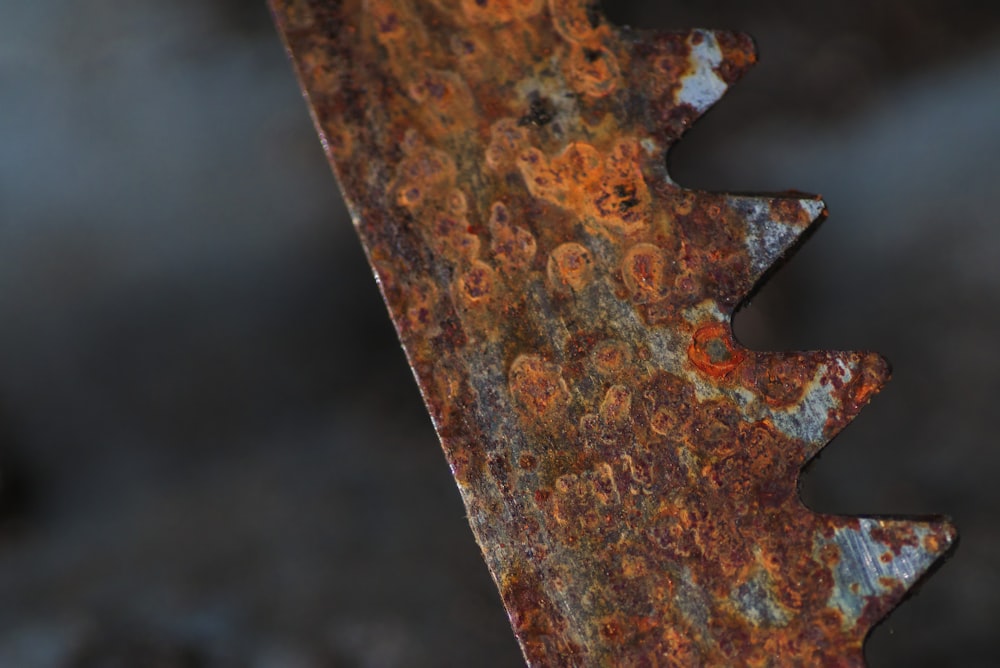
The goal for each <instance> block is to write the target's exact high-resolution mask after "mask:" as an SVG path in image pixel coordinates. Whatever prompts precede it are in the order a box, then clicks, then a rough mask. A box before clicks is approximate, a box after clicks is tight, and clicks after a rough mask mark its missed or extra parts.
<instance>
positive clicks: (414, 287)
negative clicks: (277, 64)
mask: <svg viewBox="0 0 1000 668" xmlns="http://www.w3.org/2000/svg"><path fill="white" fill-rule="evenodd" d="M272 5H273V8H274V13H275V16H276V18H277V22H278V24H279V26H280V29H281V32H282V33H283V35H284V37H285V39H286V42H287V44H288V47H289V50H290V52H291V54H292V57H293V59H294V62H295V65H296V68H297V70H298V73H299V76H300V79H301V81H302V84H303V87H304V88H305V90H306V92H307V94H308V97H309V100H310V102H311V105H312V110H313V114H314V117H315V120H316V124H317V127H318V128H319V131H320V133H321V135H322V138H323V143H324V146H325V147H326V149H327V152H328V154H329V157H330V160H331V162H332V164H333V166H334V169H335V171H336V174H337V177H338V179H339V181H340V184H341V187H342V189H343V191H344V195H345V197H346V199H347V202H348V206H349V208H350V210H351V212H352V216H353V219H354V223H355V225H356V226H357V229H358V232H359V234H360V236H361V240H362V242H363V244H364V246H365V249H366V251H367V253H368V257H369V259H370V261H371V264H372V267H373V268H374V270H375V273H376V276H377V278H378V281H379V284H380V286H381V289H382V293H383V295H384V297H385V300H386V303H387V304H388V306H389V310H390V312H391V314H392V318H393V321H394V322H395V324H396V328H397V331H398V333H399V336H400V339H401V340H402V342H403V345H404V347H405V349H406V353H407V355H408V357H409V360H410V364H411V365H412V367H413V370H414V373H415V375H416V378H417V382H418V384H419V385H420V389H421V391H422V393H423V396H424V399H425V401H426V403H427V406H428V408H429V410H430V413H431V416H432V418H433V420H434V425H435V427H436V429H437V432H438V434H439V436H440V438H441V443H442V445H443V448H444V451H445V454H446V456H447V458H448V462H449V464H450V465H451V469H452V471H453V473H454V476H455V480H456V481H457V483H458V486H459V489H460V490H461V493H462V497H463V499H464V501H465V504H466V506H467V508H468V514H469V519H470V523H471V525H472V529H473V531H474V533H475V535H476V539H477V540H478V541H479V545H480V547H481V548H482V550H483V554H484V556H485V558H486V562H487V564H488V565H489V568H490V571H491V572H492V574H493V577H494V579H495V581H496V583H497V586H498V587H499V589H500V592H501V594H502V596H503V599H504V603H505V605H506V607H507V611H508V613H509V615H510V619H511V623H512V625H513V628H514V631H515V633H516V635H517V638H518V640H519V642H520V644H521V647H522V649H523V651H524V655H525V657H526V659H527V661H528V663H529V664H531V665H537V666H562V665H566V666H569V665H623V666H624V665H629V666H633V665H634V666H659V665H705V664H712V665H732V664H734V663H738V664H746V665H774V664H782V665H784V664H801V665H854V664H862V663H863V654H862V644H863V641H864V638H865V635H866V634H867V633H868V631H869V630H870V629H871V627H872V626H873V625H874V624H875V623H876V622H877V621H878V620H879V619H881V618H882V617H883V616H884V615H886V614H887V613H888V611H889V610H890V609H891V608H892V607H893V606H894V605H895V604H896V603H897V602H898V601H899V600H900V599H901V598H902V596H903V595H904V593H905V592H906V591H907V589H909V588H910V587H911V586H912V585H913V584H914V583H915V582H916V581H917V580H918V579H919V578H920V577H921V576H922V574H924V573H925V571H926V570H927V569H928V568H929V567H930V566H931V565H932V563H933V562H934V561H935V560H936V559H937V558H938V557H939V556H940V555H941V554H943V553H944V552H945V551H947V550H948V548H949V546H950V545H951V544H952V543H953V541H954V540H955V531H954V529H953V527H952V526H951V525H950V524H949V523H948V522H947V521H946V520H943V519H936V520H920V521H917V520H891V519H880V518H854V517H834V516H827V515H820V514H816V513H813V512H811V511H810V510H809V509H807V508H806V507H804V505H803V504H802V503H801V502H800V500H799V498H798V495H797V490H796V483H797V479H798V474H799V471H800V469H801V467H802V466H803V464H804V463H805V462H806V461H808V460H809V459H810V458H811V457H813V456H814V455H815V454H816V453H817V452H818V451H819V450H820V449H821V448H822V447H823V446H824V445H825V444H826V443H827V442H828V441H829V440H830V439H831V438H832V437H833V436H834V435H835V434H836V433H838V432H839V431H840V430H841V429H843V428H844V426H845V425H846V424H847V423H848V422H849V421H850V420H851V419H853V417H854V416H855V415H856V414H857V413H858V411H859V410H860V409H861V408H862V407H863V406H865V405H866V404H867V403H868V401H869V400H870V398H871V397H872V395H873V394H874V393H876V392H877V391H878V390H879V389H880V388H881V386H882V385H883V384H884V383H885V382H886V380H887V379H888V377H889V369H888V366H887V364H886V363H885V361H884V360H883V359H882V358H881V357H879V356H878V355H875V354H872V353H859V352H844V353H837V352H807V353H763V352H756V351H752V350H748V349H746V348H744V347H743V346H741V345H740V344H739V343H738V342H737V341H735V340H734V337H733V335H732V330H731V318H732V314H733V312H734V310H735V308H736V307H737V306H738V305H739V304H740V302H741V301H742V300H743V299H744V298H745V297H746V295H747V294H748V293H749V292H750V291H751V290H752V289H753V288H754V287H755V286H756V285H757V284H758V282H759V281H760V280H761V279H762V277H763V276H764V274H765V273H766V272H767V271H768V270H769V269H770V268H771V267H772V265H774V263H776V262H778V261H780V260H781V259H782V258H783V257H784V256H785V255H786V254H787V253H788V252H789V251H790V250H791V249H792V248H793V247H794V246H795V245H796V244H797V243H798V241H799V240H800V238H801V235H802V234H803V233H804V232H806V231H807V230H809V229H810V227H811V226H813V225H815V224H816V221H817V220H819V219H820V218H822V217H823V216H824V215H825V208H824V205H823V203H822V202H821V201H820V200H819V199H818V198H816V197H811V196H804V195H801V194H784V195H776V196H771V197H748V196H736V195H725V194H713V193H706V192H698V191H692V190H688V189H685V188H683V187H681V186H679V185H677V184H676V183H674V182H673V181H672V180H671V179H670V176H669V175H668V174H667V171H666V160H665V156H666V152H667V150H668V149H669V147H670V146H671V144H673V143H674V142H675V141H676V140H677V139H678V138H679V137H680V136H681V134H682V133H683V132H684V131H685V130H686V129H687V128H688V127H689V126H690V125H691V124H692V123H693V122H694V121H695V120H696V119H697V118H698V117H699V116H700V115H702V114H703V113H704V112H705V111H706V110H707V109H708V108H709V107H710V106H711V105H712V104H714V103H715V102H716V101H717V100H718V99H719V98H720V97H721V96H722V95H723V93H725V91H726V90H727V88H728V87H729V86H731V85H732V84H733V83H734V82H735V81H736V80H737V79H739V78H740V77H741V76H742V75H743V73H744V72H746V71H747V69H748V68H749V67H750V66H751V65H752V64H753V62H754V60H755V53H754V49H753V45H752V43H751V41H750V39H749V38H748V37H746V36H745V35H742V34H737V33H731V32H720V31H709V30H691V31H684V32H670V33H651V32H643V31H632V30H626V29H617V28H614V27H612V26H610V25H608V24H607V23H605V22H604V21H603V19H602V17H601V15H600V13H599V12H598V11H597V10H596V9H595V6H594V3H591V2H585V1H584V0H548V1H544V0H423V1H421V0H326V1H320V0H272Z"/></svg>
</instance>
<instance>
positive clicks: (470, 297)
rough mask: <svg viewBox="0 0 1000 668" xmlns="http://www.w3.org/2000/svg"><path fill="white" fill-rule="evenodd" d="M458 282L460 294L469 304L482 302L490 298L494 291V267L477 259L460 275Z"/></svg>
mask: <svg viewBox="0 0 1000 668" xmlns="http://www.w3.org/2000/svg"><path fill="white" fill-rule="evenodd" d="M458 283H459V294H460V296H461V297H462V298H463V299H464V300H465V302H466V303H467V304H470V305H477V304H480V303H482V302H485V301H487V300H489V298H490V293H492V292H493V283H494V277H493V269H492V268H491V267H490V266H489V265H488V264H486V263H485V262H480V261H478V260H477V261H475V262H473V263H472V264H471V266H470V267H469V268H468V269H467V270H466V271H465V272H464V273H463V274H462V275H461V276H460V277H459V279H458Z"/></svg>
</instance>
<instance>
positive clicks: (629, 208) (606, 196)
mask: <svg viewBox="0 0 1000 668" xmlns="http://www.w3.org/2000/svg"><path fill="white" fill-rule="evenodd" d="M517 166H518V168H519V169H520V170H521V174H522V176H523V177H524V180H525V184H526V185H527V186H528V190H529V191H531V194H532V195H534V196H535V197H539V198H541V199H544V200H547V201H549V202H552V203H553V204H557V205H558V206H561V207H562V208H564V209H568V210H569V211H573V212H575V213H577V215H579V216H581V217H583V218H587V217H589V218H593V219H595V220H596V221H598V222H600V223H602V224H603V225H605V226H607V227H608V228H610V229H613V230H617V231H619V232H623V233H626V234H628V233H632V232H635V231H637V230H639V229H641V228H643V227H645V226H646V224H647V222H648V220H647V219H648V213H649V211H648V210H649V205H650V202H651V198H650V195H649V190H648V189H647V187H646V182H645V180H644V179H643V176H642V170H641V167H640V163H639V147H638V144H637V143H636V142H634V141H620V142H618V143H617V144H615V146H614V148H613V149H612V150H611V151H610V152H608V153H606V154H602V153H601V152H600V151H598V150H597V149H596V148H595V147H594V146H592V145H591V144H587V143H585V142H573V143H571V144H570V145H569V146H567V147H566V149H565V150H564V151H563V152H562V153H560V154H559V155H557V156H555V157H553V158H551V159H549V158H548V157H546V156H545V154H544V153H542V152H541V151H539V150H538V149H536V148H528V149H527V150H525V151H522V152H521V154H520V155H519V156H518V158H517Z"/></svg>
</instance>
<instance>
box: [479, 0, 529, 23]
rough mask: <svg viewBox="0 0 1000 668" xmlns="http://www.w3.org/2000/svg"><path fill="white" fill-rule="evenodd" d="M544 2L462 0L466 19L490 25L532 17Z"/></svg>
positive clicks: (525, 0)
mask: <svg viewBox="0 0 1000 668" xmlns="http://www.w3.org/2000/svg"><path fill="white" fill-rule="evenodd" d="M544 4H545V3H544V0H461V6H462V12H463V13H464V14H465V18H466V19H468V20H469V21H470V22H472V23H486V24H490V25H497V24H500V23H507V22H509V21H513V20H515V19H521V20H524V19H527V18H531V17H532V16H534V15H536V14H538V12H540V11H542V7H543V6H544Z"/></svg>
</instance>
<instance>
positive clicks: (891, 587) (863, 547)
mask: <svg viewBox="0 0 1000 668" xmlns="http://www.w3.org/2000/svg"><path fill="white" fill-rule="evenodd" d="M957 537H958V533H957V530H956V529H955V526H954V525H953V524H952V523H951V521H950V520H948V519H946V518H939V519H934V520H911V519H888V518H877V517H860V518H855V517H837V518H830V519H829V522H828V524H827V526H826V527H824V529H823V531H821V532H820V534H818V535H817V538H816V545H817V548H818V549H819V550H820V551H822V547H824V546H832V547H834V548H836V555H837V557H836V564H835V565H833V567H832V569H831V571H832V573H833V578H834V583H833V590H832V593H831V594H830V601H829V607H831V608H836V609H838V610H839V611H840V612H841V614H842V615H843V617H844V623H845V625H848V626H854V627H856V628H857V629H858V630H859V632H862V633H867V631H868V630H870V629H871V628H872V627H873V626H874V625H875V624H876V623H878V622H879V621H880V620H881V619H882V618H883V617H885V616H886V615H887V614H888V613H889V612H890V611H891V610H892V609H893V608H894V607H895V606H896V605H897V604H898V603H899V602H900V601H901V600H902V599H903V598H904V597H905V596H906V594H907V592H908V591H910V590H911V589H912V588H913V587H914V586H915V585H916V584H917V583H918V582H919V581H920V579H921V578H922V577H923V576H924V575H925V574H926V573H927V572H928V570H930V569H931V568H932V567H933V566H934V564H935V563H936V562H937V561H938V560H939V559H940V558H941V557H942V556H943V555H945V554H946V553H947V552H948V551H949V550H951V548H952V547H953V546H954V544H955V542H956V540H957ZM863 637H864V636H863V635H862V639H863Z"/></svg>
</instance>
